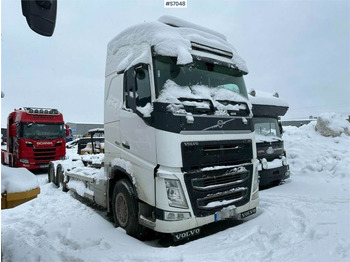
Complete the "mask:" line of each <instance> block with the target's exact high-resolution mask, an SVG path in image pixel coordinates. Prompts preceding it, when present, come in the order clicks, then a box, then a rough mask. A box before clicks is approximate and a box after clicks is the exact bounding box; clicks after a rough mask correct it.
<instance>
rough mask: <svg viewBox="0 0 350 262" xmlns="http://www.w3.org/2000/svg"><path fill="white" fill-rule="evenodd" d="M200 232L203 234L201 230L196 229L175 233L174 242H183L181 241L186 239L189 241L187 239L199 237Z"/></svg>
mask: <svg viewBox="0 0 350 262" xmlns="http://www.w3.org/2000/svg"><path fill="white" fill-rule="evenodd" d="M200 232H201V229H200V228H194V229H191V230H188V231H183V232H178V233H174V234H173V238H174V241H175V242H177V241H181V240H184V239H187V238H190V237H193V236H196V235H199V234H200Z"/></svg>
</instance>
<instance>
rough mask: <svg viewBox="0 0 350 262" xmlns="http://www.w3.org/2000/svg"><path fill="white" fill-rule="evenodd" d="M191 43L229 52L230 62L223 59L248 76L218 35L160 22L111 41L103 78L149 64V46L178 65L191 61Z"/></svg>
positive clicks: (238, 60) (240, 60) (140, 26)
mask: <svg viewBox="0 0 350 262" xmlns="http://www.w3.org/2000/svg"><path fill="white" fill-rule="evenodd" d="M191 42H196V43H201V44H203V45H206V46H210V47H214V48H217V49H220V50H224V51H228V52H231V53H232V54H233V58H232V59H228V58H223V60H227V61H228V62H230V63H233V64H235V65H236V66H237V67H238V68H239V69H240V70H242V71H244V72H247V73H248V68H247V66H246V64H245V61H244V60H243V59H242V58H241V57H240V56H239V55H238V53H237V52H236V50H235V48H234V47H233V46H232V45H231V44H229V43H228V42H226V41H225V40H224V39H223V38H221V37H219V36H218V35H214V34H211V33H210V31H201V30H199V29H198V28H188V27H172V26H169V25H166V24H164V23H162V22H159V21H156V22H145V23H143V24H139V25H135V26H132V27H130V28H128V29H126V30H124V31H123V32H121V33H120V34H118V35H117V36H116V37H115V38H114V39H113V40H111V41H110V42H109V44H108V47H107V63H106V74H109V73H111V72H114V71H115V70H116V69H117V71H123V70H125V69H127V68H129V67H131V66H132V65H135V64H137V63H141V62H144V63H149V61H150V59H149V52H150V51H149V50H150V46H153V47H154V51H155V52H156V53H157V54H159V55H164V56H174V57H177V64H188V63H191V62H192V61H193V58H192V55H191V53H190V52H191V50H192V48H191Z"/></svg>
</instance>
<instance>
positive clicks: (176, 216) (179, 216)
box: [164, 211, 191, 221]
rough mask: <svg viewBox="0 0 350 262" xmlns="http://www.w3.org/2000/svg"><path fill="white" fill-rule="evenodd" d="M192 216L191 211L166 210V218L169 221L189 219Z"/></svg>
mask: <svg viewBox="0 0 350 262" xmlns="http://www.w3.org/2000/svg"><path fill="white" fill-rule="evenodd" d="M190 217H191V214H190V213H179V212H169V211H164V220H168V221H179V220H184V219H189V218H190Z"/></svg>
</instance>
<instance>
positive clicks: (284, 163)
mask: <svg viewBox="0 0 350 262" xmlns="http://www.w3.org/2000/svg"><path fill="white" fill-rule="evenodd" d="M282 164H283V165H284V166H286V165H288V160H287V158H286V157H285V156H282Z"/></svg>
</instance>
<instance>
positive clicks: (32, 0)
mask: <svg viewBox="0 0 350 262" xmlns="http://www.w3.org/2000/svg"><path fill="white" fill-rule="evenodd" d="M21 1H22V13H23V15H24V16H25V17H26V19H27V23H28V25H29V27H30V28H31V29H32V30H33V31H34V32H36V33H38V34H40V35H43V36H52V34H53V31H54V30H55V25H56V12H57V0H21Z"/></svg>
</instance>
